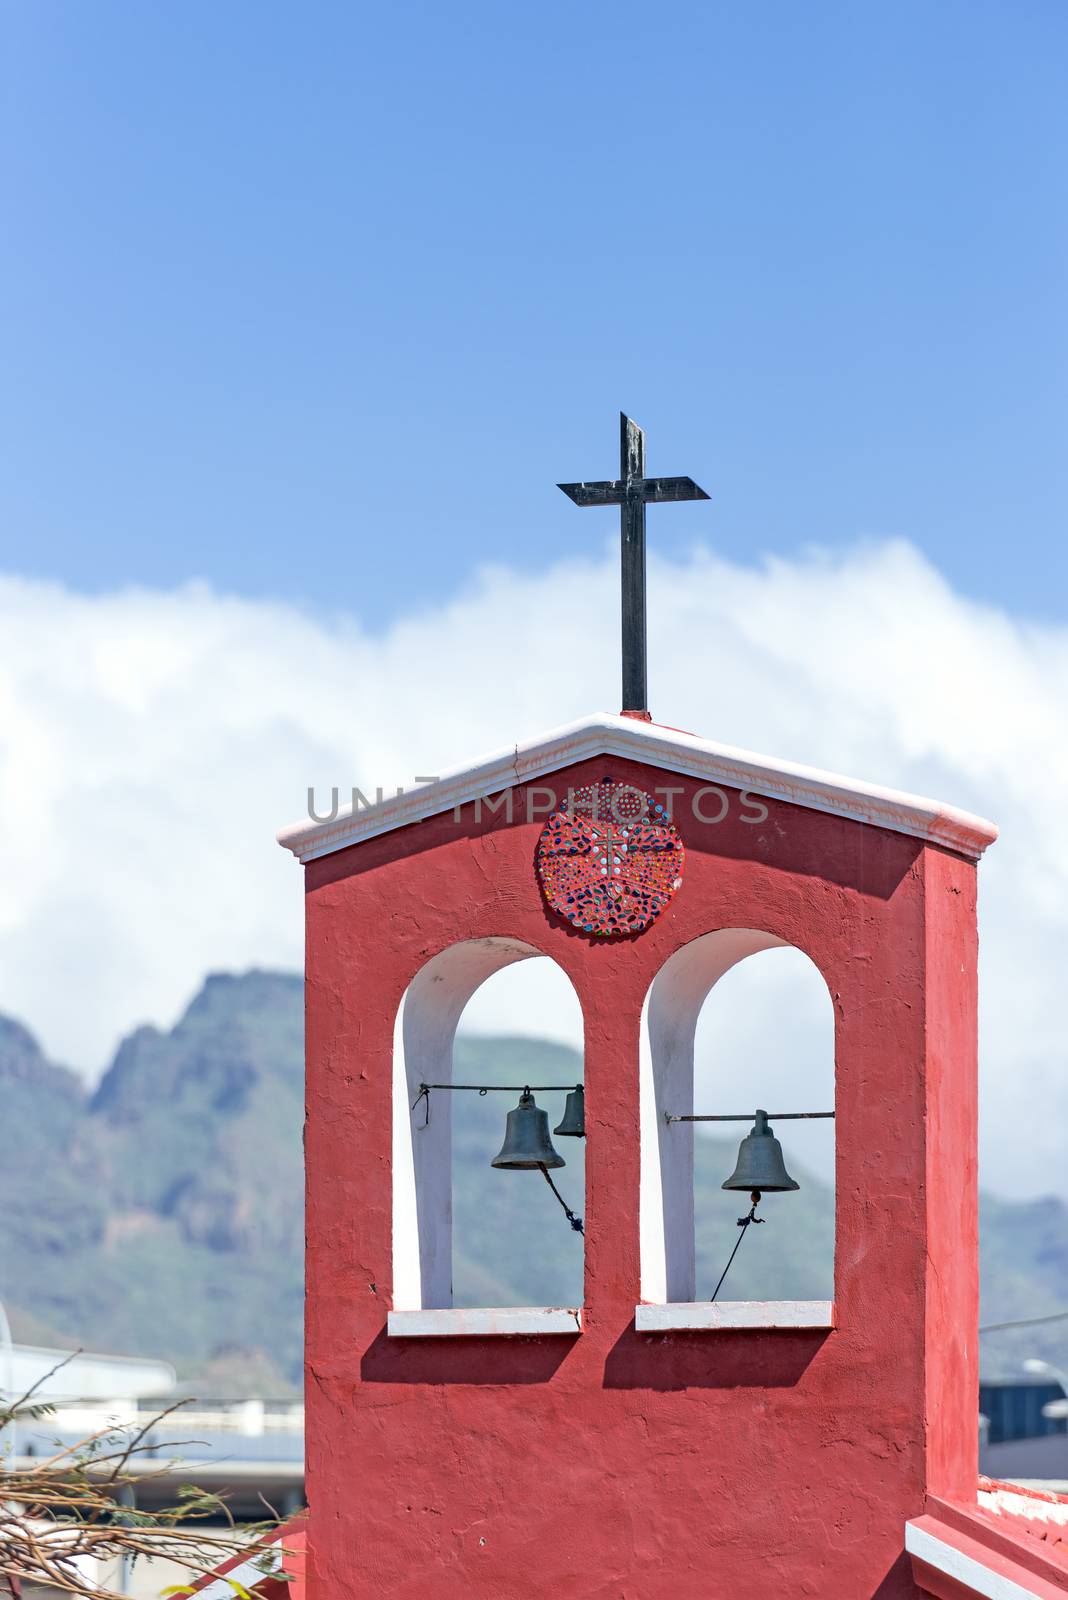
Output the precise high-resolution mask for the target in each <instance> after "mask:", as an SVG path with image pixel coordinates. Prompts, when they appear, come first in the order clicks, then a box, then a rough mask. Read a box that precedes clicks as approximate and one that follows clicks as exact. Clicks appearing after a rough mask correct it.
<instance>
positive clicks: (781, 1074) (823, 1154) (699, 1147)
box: [641, 929, 835, 1305]
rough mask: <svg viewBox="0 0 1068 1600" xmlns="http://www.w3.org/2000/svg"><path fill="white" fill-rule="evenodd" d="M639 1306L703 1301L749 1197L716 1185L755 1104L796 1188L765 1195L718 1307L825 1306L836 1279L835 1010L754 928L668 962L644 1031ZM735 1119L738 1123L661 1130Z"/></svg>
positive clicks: (731, 932)
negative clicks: (809, 1115)
mask: <svg viewBox="0 0 1068 1600" xmlns="http://www.w3.org/2000/svg"><path fill="white" fill-rule="evenodd" d="M641 1076H642V1135H643V1136H642V1192H641V1224H642V1298H643V1300H645V1301H648V1302H650V1303H654V1304H655V1303H679V1302H687V1301H695V1300H699V1301H705V1302H707V1301H709V1300H710V1299H711V1297H712V1296H713V1294H715V1293H716V1289H717V1284H718V1280H719V1278H720V1275H721V1273H722V1272H723V1269H724V1267H725V1266H726V1264H727V1261H728V1259H729V1257H730V1255H731V1252H732V1250H733V1249H734V1246H735V1245H736V1244H738V1243H739V1235H738V1220H739V1218H740V1217H741V1216H743V1215H744V1214H745V1213H746V1212H747V1211H748V1210H749V1199H748V1194H746V1193H742V1192H732V1191H725V1190H724V1189H723V1188H722V1184H723V1182H724V1180H726V1179H728V1178H729V1177H730V1176H731V1175H732V1174H733V1173H734V1170H735V1164H736V1161H737V1159H738V1153H739V1144H740V1142H741V1140H742V1139H743V1137H744V1136H745V1135H747V1134H748V1133H749V1132H750V1129H751V1127H752V1119H753V1114H754V1113H755V1111H756V1110H757V1109H758V1108H761V1109H764V1110H766V1111H768V1112H770V1113H772V1114H773V1115H772V1131H773V1133H774V1135H775V1137H776V1138H777V1139H778V1140H779V1141H780V1143H781V1146H782V1152H783V1158H784V1162H785V1166H786V1168H787V1172H788V1174H789V1176H790V1177H792V1178H794V1179H795V1180H796V1181H797V1182H798V1184H799V1188H798V1190H797V1191H796V1192H793V1193H782V1194H776V1193H769V1192H763V1191H762V1199H761V1202H760V1205H759V1207H758V1213H757V1214H758V1215H759V1216H760V1217H761V1218H763V1219H764V1220H765V1222H766V1224H767V1225H766V1226H757V1227H750V1228H748V1229H746V1234H745V1238H744V1239H743V1240H742V1242H741V1244H739V1249H738V1253H737V1255H736V1256H735V1258H734V1261H733V1263H732V1265H731V1267H730V1271H729V1273H728V1275H727V1277H726V1279H725V1280H724V1282H723V1285H722V1288H721V1289H720V1291H719V1294H718V1295H717V1302H721V1301H730V1302H738V1301H746V1302H767V1303H772V1302H774V1303H781V1302H787V1303H797V1304H800V1303H811V1304H813V1305H814V1304H815V1303H817V1302H830V1301H831V1300H832V1298H833V1277H834V1148H835V1140H834V1128H835V1123H834V1121H833V1120H831V1119H829V1118H813V1119H811V1120H808V1119H800V1118H799V1119H798V1120H793V1119H792V1117H791V1118H787V1117H783V1118H782V1120H779V1121H776V1120H775V1116H774V1114H775V1113H801V1112H827V1111H833V1110H834V1104H835V1101H834V1011H833V1006H832V1004H831V997H830V994H829V992H828V990H827V986H826V983H825V982H824V980H823V977H822V975H821V973H820V972H819V969H818V968H817V967H816V966H815V965H814V963H813V962H812V961H811V960H810V959H809V957H808V956H806V955H805V954H804V953H803V952H802V951H800V950H798V949H795V948H794V947H792V946H789V945H786V944H784V942H783V941H782V940H780V939H778V938H776V937H774V936H773V935H770V934H767V933H764V932H761V931H759V930H755V929H722V930H718V931H717V932H715V933H710V934H705V935H703V936H702V937H701V938H699V939H696V940H694V941H693V942H692V943H691V944H689V945H686V946H685V947H684V948H683V949H682V950H679V951H677V952H676V953H675V955H674V956H672V957H671V958H670V959H669V960H668V961H667V962H666V963H665V965H664V967H663V968H662V969H661V971H660V973H658V975H657V977H656V979H655V980H654V982H653V984H652V986H651V988H650V991H649V995H648V996H647V999H646V1004H645V1011H644V1016H643V1027H642V1074H641ZM695 1114H696V1115H698V1116H700V1115H713V1116H720V1117H730V1116H738V1117H743V1116H744V1118H745V1119H746V1120H745V1121H737V1122H735V1121H726V1122H718V1123H717V1122H705V1123H702V1122H691V1121H683V1122H672V1121H669V1120H668V1118H669V1117H677V1116H682V1117H692V1116H694V1115H695Z"/></svg>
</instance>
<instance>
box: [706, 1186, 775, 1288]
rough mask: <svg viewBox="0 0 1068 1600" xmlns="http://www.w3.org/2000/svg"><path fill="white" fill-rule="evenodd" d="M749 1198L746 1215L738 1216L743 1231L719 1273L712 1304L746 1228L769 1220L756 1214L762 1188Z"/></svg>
mask: <svg viewBox="0 0 1068 1600" xmlns="http://www.w3.org/2000/svg"><path fill="white" fill-rule="evenodd" d="M749 1198H750V1200H751V1201H752V1204H751V1205H750V1207H749V1210H748V1212H747V1213H746V1215H745V1216H744V1217H739V1218H738V1226H739V1228H741V1230H742V1231H741V1233H740V1234H739V1235H738V1238H737V1239H736V1241H735V1245H734V1249H733V1250H732V1251H731V1253H730V1258H729V1260H728V1262H727V1265H726V1266H725V1267H724V1269H723V1271H722V1272H721V1273H720V1275H719V1282H718V1283H717V1284H716V1287H715V1288H714V1289H713V1291H712V1299H711V1301H710V1302H709V1304H710V1305H714V1304H715V1302H716V1299H717V1297H718V1295H719V1291H720V1290H721V1289H722V1288H723V1280H724V1278H725V1277H726V1276H727V1274H728V1272H729V1271H730V1270H731V1265H732V1263H733V1261H734V1258H735V1256H736V1255H737V1254H738V1248H739V1246H740V1245H741V1242H742V1240H743V1239H744V1238H745V1230H746V1228H748V1226H749V1224H750V1223H751V1222H766V1221H767V1220H768V1219H767V1217H758V1216H757V1214H756V1208H757V1206H758V1205H759V1204H760V1190H759V1189H754V1190H753V1191H752V1193H751V1194H750V1196H749Z"/></svg>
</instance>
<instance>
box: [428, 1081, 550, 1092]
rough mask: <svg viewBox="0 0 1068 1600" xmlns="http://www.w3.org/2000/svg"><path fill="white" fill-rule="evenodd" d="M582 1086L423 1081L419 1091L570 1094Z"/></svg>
mask: <svg viewBox="0 0 1068 1600" xmlns="http://www.w3.org/2000/svg"><path fill="white" fill-rule="evenodd" d="M581 1088H582V1085H581V1083H421V1084H420V1085H419V1093H420V1094H422V1093H423V1091H424V1089H474V1090H476V1091H477V1092H478V1093H479V1094H490V1093H493V1094H515V1092H516V1090H517V1089H518V1090H520V1091H521V1092H522V1093H524V1094H550V1093H553V1092H556V1093H558V1094H570V1093H571V1091H572V1089H581Z"/></svg>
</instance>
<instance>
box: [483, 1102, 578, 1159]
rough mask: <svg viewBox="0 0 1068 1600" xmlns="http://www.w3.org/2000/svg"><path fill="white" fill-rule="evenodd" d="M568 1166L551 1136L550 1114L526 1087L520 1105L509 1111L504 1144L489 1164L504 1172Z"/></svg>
mask: <svg viewBox="0 0 1068 1600" xmlns="http://www.w3.org/2000/svg"><path fill="white" fill-rule="evenodd" d="M566 1165H567V1163H566V1162H565V1160H564V1158H563V1156H561V1155H558V1154H557V1153H556V1151H555V1150H554V1149H553V1146H552V1140H551V1139H550V1138H549V1113H548V1112H547V1111H542V1110H541V1108H540V1107H539V1106H537V1105H536V1104H535V1101H534V1096H533V1095H532V1094H531V1092H530V1090H529V1089H524V1090H523V1093H522V1094H521V1095H520V1096H519V1104H518V1105H517V1106H516V1108H515V1110H514V1111H509V1113H508V1123H507V1126H506V1127H505V1132H504V1143H503V1144H502V1145H501V1148H500V1152H499V1153H498V1154H497V1155H495V1156H494V1158H493V1160H492V1161H491V1162H490V1166H491V1167H500V1168H502V1169H503V1170H504V1171H505V1172H530V1171H535V1172H536V1171H537V1169H538V1168H539V1167H563V1166H566Z"/></svg>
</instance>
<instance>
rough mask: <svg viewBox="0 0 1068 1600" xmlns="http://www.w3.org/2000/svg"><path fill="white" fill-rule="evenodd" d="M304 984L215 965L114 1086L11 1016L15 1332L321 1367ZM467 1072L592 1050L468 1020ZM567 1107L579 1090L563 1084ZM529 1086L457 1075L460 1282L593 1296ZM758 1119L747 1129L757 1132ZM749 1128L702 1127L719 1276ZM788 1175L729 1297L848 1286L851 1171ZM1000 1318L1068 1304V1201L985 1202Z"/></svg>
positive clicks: (9, 1207) (287, 1368) (569, 1065)
mask: <svg viewBox="0 0 1068 1600" xmlns="http://www.w3.org/2000/svg"><path fill="white" fill-rule="evenodd" d="M302 1004H303V995H302V986H301V982H300V980H299V979H298V978H295V977H290V976H287V975H284V974H277V973H264V972H251V973H248V974H246V975H244V976H240V977H237V976H227V975H216V976H213V977H211V978H209V979H208V980H207V982H206V983H205V985H204V987H203V989H202V990H201V992H200V993H199V994H198V995H197V997H196V998H195V999H194V1001H193V1003H192V1004H191V1005H190V1007H189V1009H188V1011H187V1012H186V1014H185V1016H184V1017H183V1018H182V1019H181V1021H180V1022H179V1023H178V1024H177V1026H176V1027H175V1028H174V1029H172V1030H171V1031H170V1032H169V1033H164V1032H161V1031H159V1030H157V1029H155V1028H147V1027H146V1028H139V1029H138V1030H137V1031H136V1032H135V1033H133V1034H131V1035H130V1037H129V1038H128V1039H126V1040H124V1041H123V1043H122V1045H121V1046H120V1048H119V1050H118V1052H117V1053H116V1056H115V1060H114V1062H113V1063H112V1065H111V1067H110V1068H109V1070H108V1072H107V1073H106V1074H105V1076H104V1078H103V1079H102V1081H101V1083H100V1085H99V1087H98V1089H97V1091H96V1093H95V1094H93V1095H91V1096H88V1095H87V1094H86V1092H85V1090H84V1088H83V1086H82V1084H81V1082H80V1080H79V1079H78V1078H76V1077H75V1076H74V1075H73V1074H72V1073H69V1072H67V1071H65V1070H64V1069H63V1068H62V1067H57V1066H55V1065H53V1064H52V1063H50V1062H48V1061H46V1060H45V1058H44V1057H43V1056H42V1054H41V1051H40V1049H39V1048H38V1046H37V1044H36V1042H35V1041H34V1039H33V1038H32V1036H31V1035H30V1034H29V1033H28V1032H27V1031H26V1030H25V1029H24V1028H22V1027H20V1026H19V1025H18V1024H17V1023H15V1022H12V1021H9V1020H7V1019H4V1018H0V1108H2V1112H3V1119H4V1126H5V1127H6V1128H8V1129H9V1130H11V1131H12V1134H13V1137H12V1138H11V1139H10V1140H9V1146H8V1151H7V1158H6V1160H5V1162H4V1163H3V1165H2V1167H0V1201H2V1204H3V1208H4V1217H5V1222H6V1226H5V1228H4V1230H3V1233H2V1236H0V1295H2V1297H3V1300H4V1302H5V1305H6V1306H7V1309H8V1313H9V1316H10V1318H11V1321H12V1325H13V1329H14V1333H15V1337H16V1338H21V1339H25V1340H27V1341H30V1342H38V1343H48V1342H52V1343H58V1344H67V1345H70V1346H76V1345H81V1346H84V1347H87V1348H96V1349H107V1350H115V1351H126V1352H129V1353H133V1354H145V1355H161V1356H166V1357H168V1358H169V1359H171V1360H173V1361H174V1362H175V1363H176V1364H177V1365H178V1366H179V1368H180V1370H182V1371H184V1372H186V1373H188V1374H196V1375H202V1374H204V1373H205V1372H210V1373H211V1375H212V1381H213V1382H214V1384H215V1385H216V1387H218V1386H220V1385H223V1384H225V1385H227V1386H229V1387H232V1388H233V1389H234V1390H235V1392H236V1391H237V1390H238V1389H239V1388H240V1387H242V1385H243V1384H248V1383H253V1382H254V1384H255V1386H256V1387H257V1388H258V1389H260V1390H261V1391H262V1390H263V1388H264V1387H265V1386H266V1387H269V1388H274V1389H276V1390H278V1392H282V1391H284V1390H285V1389H286V1388H287V1387H288V1386H290V1385H293V1384H295V1383H297V1382H299V1378H300V1369H301V1313H302V1288H301V1251H302V1247H303V1217H302V1177H301V1160H302V1158H301V1129H302V1122H303V1061H302V1049H303V1012H302ZM457 1067H458V1071H459V1075H460V1076H461V1077H462V1078H464V1079H466V1080H468V1081H475V1082H477V1081H479V1080H485V1081H493V1082H504V1083H515V1084H516V1086H517V1089H518V1087H519V1086H521V1085H522V1084H523V1083H524V1082H536V1083H554V1082H556V1083H560V1084H561V1085H562V1086H566V1085H569V1084H573V1083H575V1082H576V1081H577V1080H578V1079H579V1078H580V1077H581V1062H580V1059H579V1057H578V1056H577V1054H576V1053H575V1052H573V1051H571V1050H568V1049H567V1048H565V1047H563V1046H559V1045H553V1044H549V1043H546V1042H543V1041H535V1040H530V1039H461V1040H460V1041H459V1042H458V1044H457ZM541 1098H542V1103H543V1104H544V1105H545V1107H546V1109H548V1110H549V1111H550V1112H551V1113H552V1114H553V1115H552V1120H553V1121H554V1122H555V1121H556V1119H557V1115H558V1114H559V1112H560V1111H562V1108H563V1097H562V1095H560V1096H556V1095H546V1096H542V1097H541ZM511 1103H512V1102H511V1100H510V1097H509V1096H507V1095H487V1096H485V1097H480V1096H478V1095H467V1094H465V1095H462V1096H461V1095H457V1096H454V1097H453V1111H454V1122H453V1127H454V1140H453V1142H454V1156H455V1202H454V1215H455V1250H454V1280H455V1289H456V1300H457V1303H458V1304H461V1305H464V1304H466V1305H475V1304H482V1305H486V1304H496V1305H508V1304H522V1303H527V1304H542V1305H554V1304H555V1305H558V1304H569V1303H570V1304H574V1303H576V1302H577V1301H578V1300H580V1299H581V1292H582V1291H581V1282H582V1241H581V1239H580V1238H579V1237H578V1235H576V1234H574V1233H573V1232H572V1231H571V1230H570V1228H569V1227H568V1225H567V1222H566V1219H565V1218H564V1215H563V1212H562V1211H561V1210H560V1209H559V1207H558V1205H557V1202H556V1201H555V1200H554V1199H553V1196H552V1195H551V1194H550V1192H549V1190H548V1188H547V1186H546V1185H545V1183H544V1181H543V1179H542V1177H541V1175H540V1174H538V1173H510V1172H498V1171H495V1170H494V1169H492V1168H491V1167H490V1164H489V1163H490V1161H491V1159H492V1157H493V1156H494V1155H495V1154H496V1152H497V1150H498V1148H499V1147H500V1143H501V1139H502V1137H503V1132H504V1119H505V1113H506V1111H507V1110H508V1109H509V1106H510V1104H511ZM740 1131H741V1130H739V1132H740ZM558 1143H559V1148H560V1153H561V1154H562V1155H563V1156H564V1157H565V1159H566V1162H567V1165H566V1167H564V1168H562V1169H561V1170H560V1171H559V1172H558V1173H557V1174H555V1177H556V1180H557V1183H558V1186H559V1188H560V1190H561V1192H562V1193H563V1194H564V1196H565V1198H566V1199H567V1200H568V1202H569V1203H570V1204H571V1206H572V1207H573V1208H574V1209H575V1210H576V1211H578V1212H579V1213H580V1214H581V1213H582V1212H583V1210H584V1193H583V1189H584V1182H583V1172H584V1153H585V1152H584V1144H583V1141H581V1140H577V1139H570V1140H565V1139H561V1140H560V1141H558ZM736 1148H737V1146H736V1143H728V1142H723V1141H719V1140H716V1141H713V1140H707V1139H704V1138H703V1137H699V1138H698V1140H697V1161H696V1177H695V1191H696V1213H697V1219H698V1221H697V1258H698V1294H700V1295H702V1296H707V1295H709V1294H710V1293H711V1292H712V1288H713V1287H714V1284H715V1281H716V1278H717V1277H718V1275H719V1271H720V1269H721V1268H722V1265H723V1263H724V1261H725V1260H726V1257H727V1254H728V1253H729V1251H730V1249H731V1247H732V1246H733V1244H734V1242H735V1239H736V1238H737V1227H736V1220H735V1219H736V1218H737V1217H738V1215H740V1212H741V1209H742V1208H741V1207H740V1205H739V1200H740V1199H741V1198H743V1197H739V1196H737V1195H730V1194H724V1193H723V1192H722V1190H721V1189H720V1187H719V1185H720V1183H721V1181H722V1178H723V1177H724V1175H725V1174H726V1173H727V1172H729V1171H730V1170H731V1167H732V1166H733V1161H734V1153H735V1150H736ZM790 1164H791V1167H792V1168H793V1169H794V1173H795V1176H797V1177H798V1178H799V1179H800V1180H801V1183H802V1188H801V1190H800V1192H799V1193H798V1194H794V1195H785V1196H769V1197H768V1198H767V1199H766V1200H765V1202H764V1205H763V1207H762V1210H763V1211H764V1212H765V1214H766V1215H767V1218H768V1222H767V1225H766V1226H764V1227H763V1228H760V1229H759V1230H752V1231H751V1232H750V1235H749V1236H748V1237H747V1239H746V1241H745V1245H744V1248H743V1249H742V1250H740V1252H739V1255H738V1258H737V1261H736V1263H735V1266H734V1267H733V1268H732V1271H731V1276H730V1278H729V1279H728V1283H727V1287H725V1289H724V1294H725V1295H726V1296H729V1297H730V1298H768V1299H782V1298H824V1297H828V1296H829V1295H830V1293H831V1260H832V1239H833V1205H832V1196H831V1193H830V1191H829V1190H828V1189H827V1188H826V1187H825V1186H824V1185H823V1184H821V1183H819V1182H818V1181H816V1180H814V1179H810V1178H809V1177H808V1176H807V1175H806V1174H805V1173H804V1172H803V1171H802V1170H797V1168H796V1163H794V1162H792V1161H791V1163H790ZM982 1268H983V1317H984V1320H985V1321H1001V1320H1007V1319H1009V1318H1011V1317H1014V1316H1028V1315H1031V1316H1036V1315H1042V1314H1043V1313H1045V1312H1048V1311H1056V1310H1062V1309H1065V1308H1068V1207H1066V1206H1065V1204H1064V1202H1063V1201H1060V1200H1057V1199H1052V1198H1051V1199H1045V1200H1038V1201H1033V1202H1010V1201H1004V1200H998V1199H995V1198H993V1197H990V1196H986V1197H984V1199H983V1204H982ZM1066 1342H1068V1323H1065V1324H1061V1325H1059V1326H1058V1325H1057V1324H1052V1325H1051V1326H1049V1327H1047V1328H1038V1329H1035V1330H1033V1331H1025V1332H1023V1333H1012V1334H997V1335H990V1336H987V1337H985V1338H984V1340H983V1345H982V1349H983V1364H984V1373H985V1374H986V1375H988V1376H991V1377H994V1376H1006V1377H1007V1376H1013V1375H1017V1374H1018V1373H1019V1363H1020V1360H1021V1359H1022V1357H1023V1356H1024V1355H1033V1354H1038V1355H1045V1356H1047V1357H1048V1358H1049V1359H1051V1360H1058V1359H1059V1360H1061V1361H1062V1362H1063V1359H1064V1356H1063V1352H1064V1347H1065V1343H1066Z"/></svg>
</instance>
